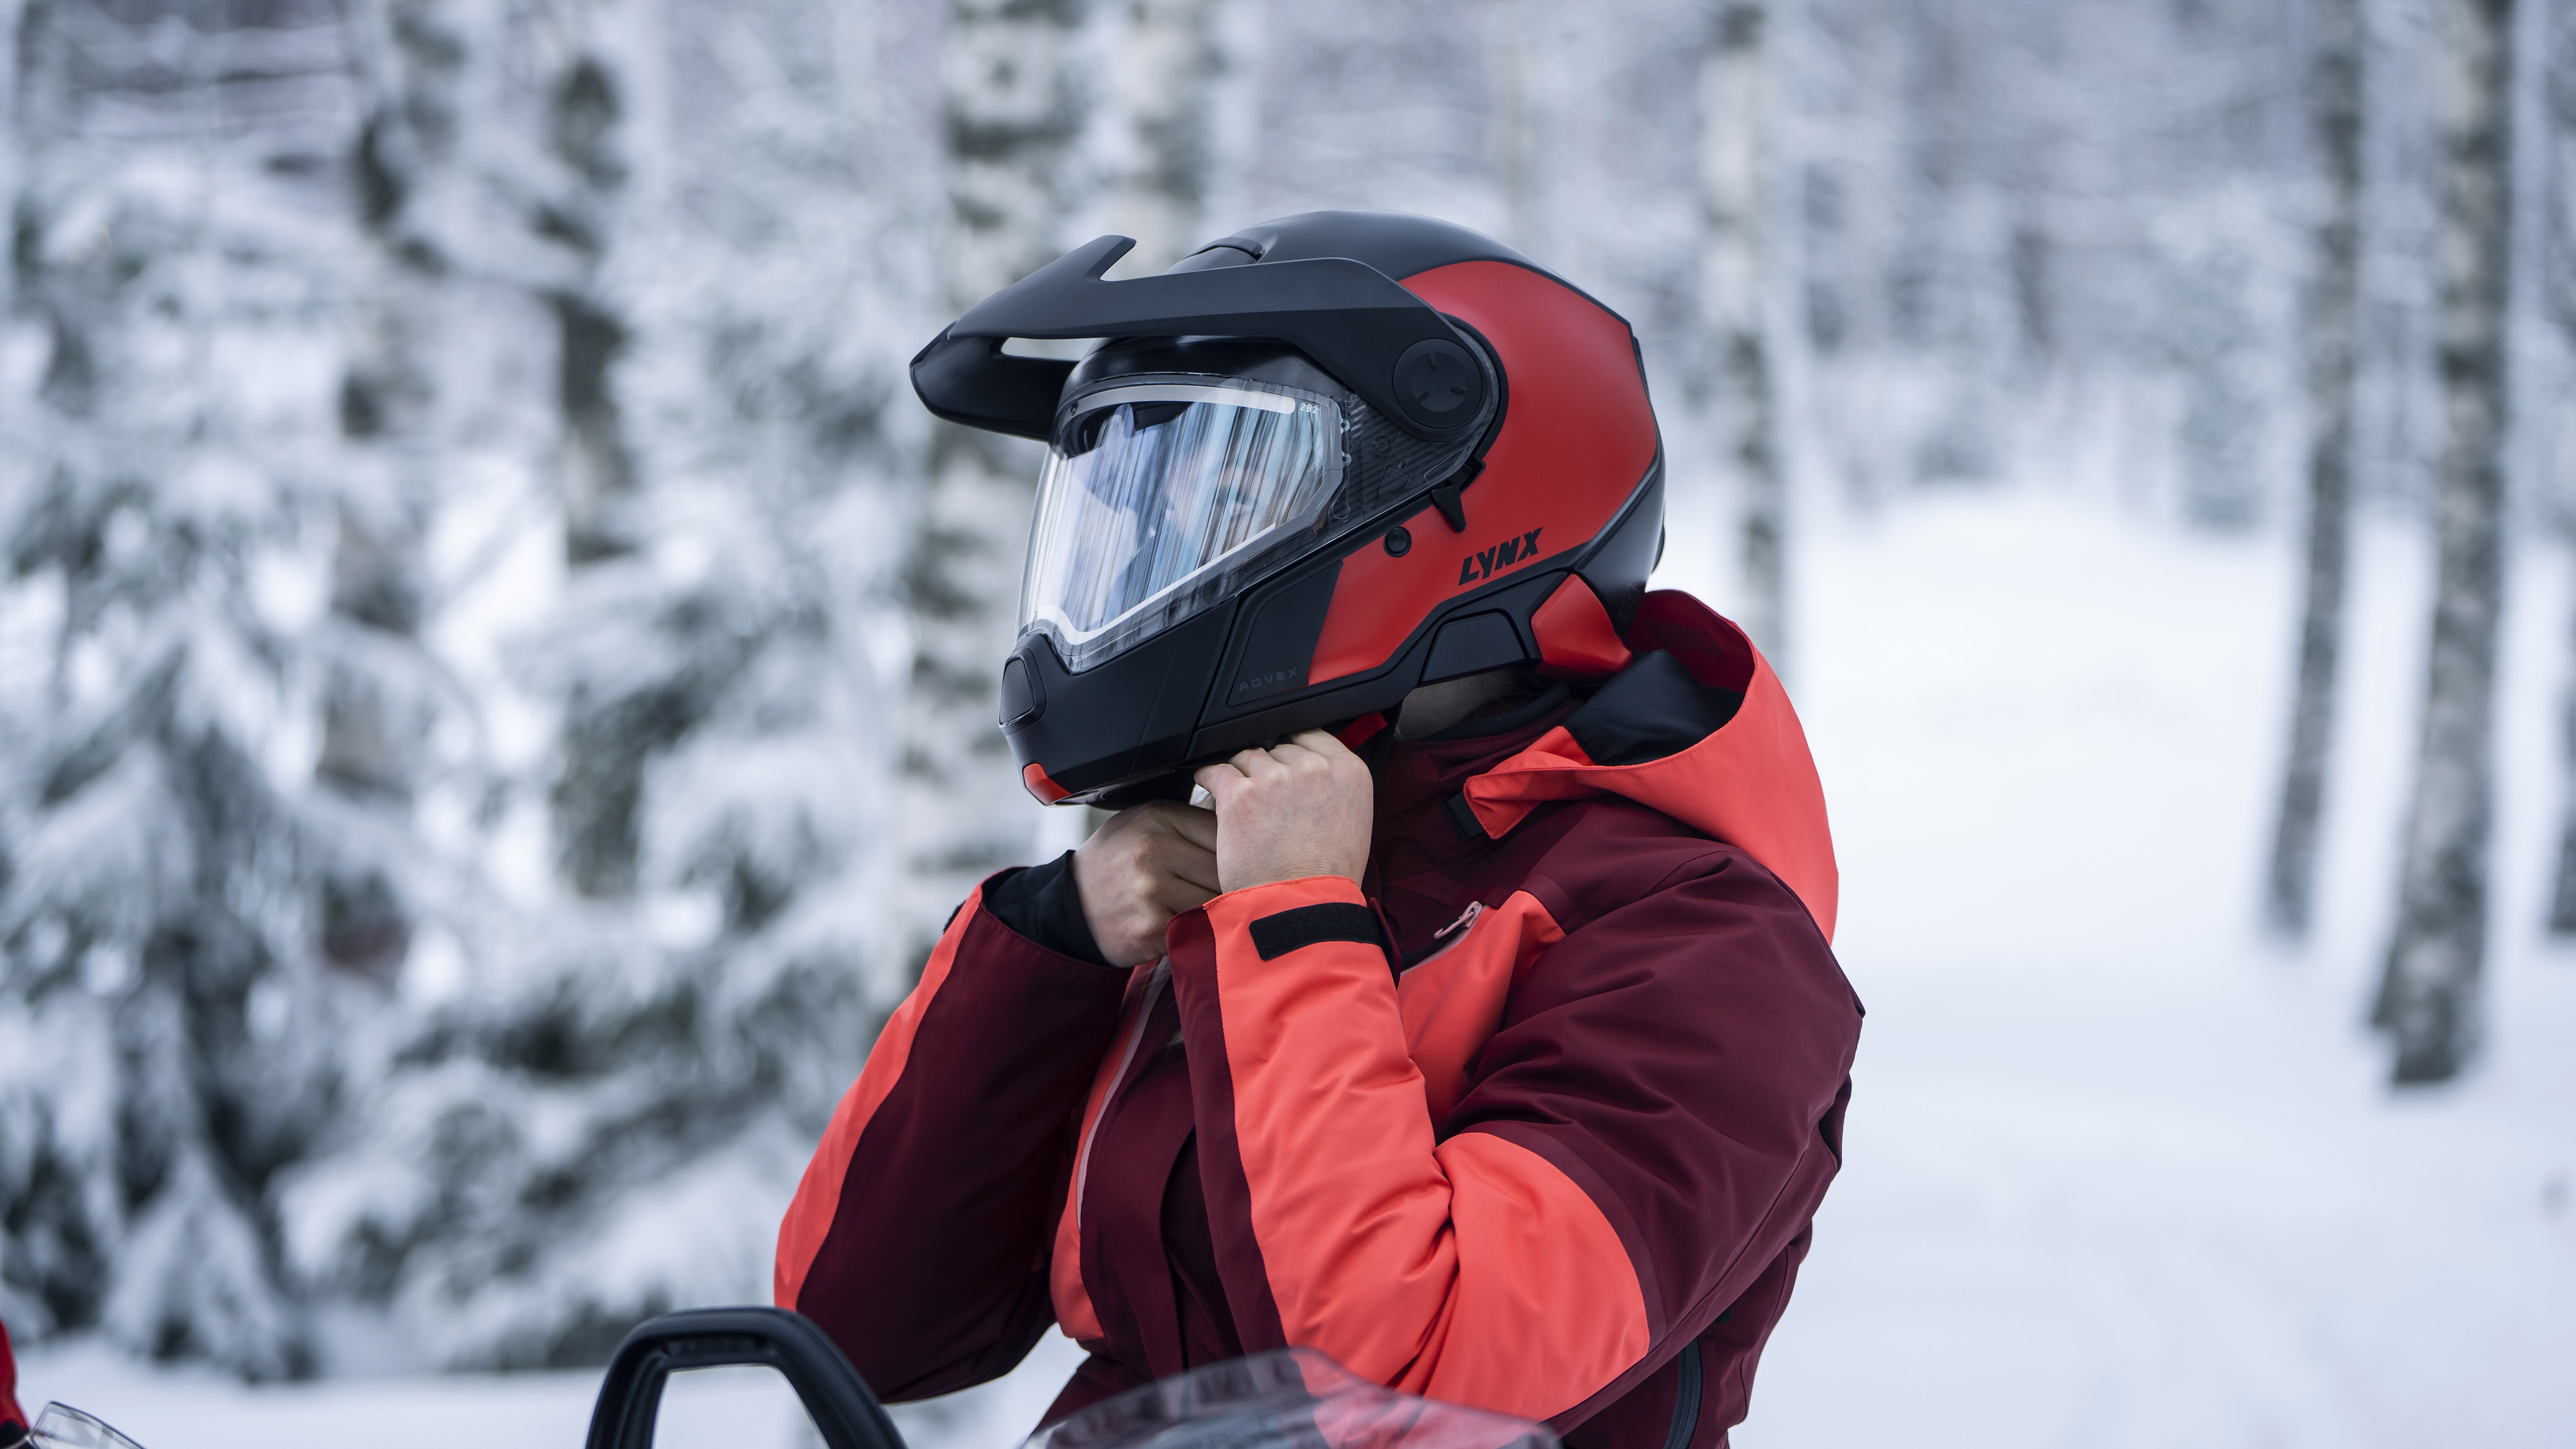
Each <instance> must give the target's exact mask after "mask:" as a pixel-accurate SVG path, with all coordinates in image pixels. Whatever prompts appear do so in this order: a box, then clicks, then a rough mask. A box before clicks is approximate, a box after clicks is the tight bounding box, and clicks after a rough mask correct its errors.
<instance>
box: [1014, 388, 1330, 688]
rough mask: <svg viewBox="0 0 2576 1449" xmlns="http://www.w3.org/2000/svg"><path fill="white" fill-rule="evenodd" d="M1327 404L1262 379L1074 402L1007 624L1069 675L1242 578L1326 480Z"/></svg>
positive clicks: (1325, 489) (1313, 502)
mask: <svg viewBox="0 0 2576 1449" xmlns="http://www.w3.org/2000/svg"><path fill="white" fill-rule="evenodd" d="M1341 474H1342V468H1341V416H1340V409H1339V408H1338V407H1337V406H1336V405H1335V403H1334V402H1333V400H1332V399H1330V398H1325V397H1320V396H1317V395H1315V394H1312V393H1307V392H1302V391H1299V390H1297V389H1294V388H1287V387H1281V386H1277V385H1274V384H1267V383H1249V382H1227V383H1222V384H1201V383H1140V384H1133V385H1129V386H1123V387H1112V388H1106V389H1103V390H1101V391H1099V392H1094V393H1090V394H1088V395H1086V396H1083V397H1080V398H1077V399H1075V400H1074V402H1073V403H1072V404H1071V406H1070V408H1069V409H1068V410H1067V411H1066V412H1065V413H1064V414H1063V415H1062V416H1061V418H1060V420H1059V422H1058V424H1057V427H1056V433H1055V442H1054V446H1053V447H1052V448H1051V449H1050V450H1049V452H1048V455H1047V465H1046V474H1045V476H1044V477H1043V478H1042V479H1040V481H1039V483H1038V507H1037V521H1036V525H1035V527H1034V528H1033V529H1032V531H1031V534H1030V538H1029V563H1028V574H1027V577H1026V579H1025V580H1024V581H1023V584H1022V588H1021V594H1020V627H1021V629H1022V630H1023V631H1025V630H1027V629H1030V628H1032V627H1036V628H1042V629H1044V630H1046V631H1047V632H1048V633H1050V634H1052V635H1054V637H1055V641H1056V645H1057V647H1058V649H1059V650H1060V651H1061V652H1062V653H1063V655H1064V658H1065V664H1066V666H1067V667H1069V668H1072V669H1076V670H1079V669H1082V668H1084V667H1086V666H1087V665H1089V664H1092V663H1094V662H1096V661H1098V660H1100V659H1102V658H1105V657H1107V656H1108V655H1109V654H1111V653H1114V652H1116V651H1117V650H1119V649H1121V648H1123V647H1125V646H1126V645H1128V644H1132V643H1134V642H1136V641H1137V640H1140V639H1143V638H1145V637H1147V636H1149V635H1152V634H1155V633H1159V632H1160V631H1162V630H1163V629H1166V628H1169V627H1170V626H1171V625H1173V624H1176V623H1178V622H1180V621H1181V620H1183V619H1186V618H1188V617H1190V616H1191V615H1193V614H1195V613H1197V612H1199V611H1200V610H1201V609H1204V608H1206V607H1207V606H1208V605H1210V604H1212V603H1215V602H1216V601H1218V600H1219V599H1222V598H1225V597H1227V595H1228V594H1229V592H1230V591H1231V589H1232V588H1233V587H1234V586H1236V585H1238V584H1240V583H1242V582H1244V581H1245V576H1246V575H1247V574H1248V572H1249V571H1250V570H1251V569H1253V568H1257V567H1258V566H1260V565H1261V564H1262V563H1263V562H1264V561H1266V558H1267V556H1268V555H1269V554H1270V553H1271V552H1272V551H1273V549H1274V548H1275V547H1276V546H1277V545H1279V544H1281V543H1283V542H1292V541H1293V540H1295V539H1296V538H1297V537H1298V536H1299V535H1301V534H1302V533H1303V532H1304V531H1305V530H1307V529H1310V528H1312V527H1313V526H1314V525H1315V524H1316V523H1317V522H1318V521H1319V520H1320V519H1321V518H1322V517H1323V513H1324V509H1325V505H1326V504H1327V503H1328V502H1330V501H1331V498H1332V495H1333V490H1334V489H1335V488H1336V487H1337V486H1339V484H1340V482H1341Z"/></svg>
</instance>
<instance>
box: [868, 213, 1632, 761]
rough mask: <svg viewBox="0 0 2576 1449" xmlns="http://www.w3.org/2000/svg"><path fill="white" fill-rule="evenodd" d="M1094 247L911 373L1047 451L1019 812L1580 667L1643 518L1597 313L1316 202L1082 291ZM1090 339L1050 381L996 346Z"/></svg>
mask: <svg viewBox="0 0 2576 1449" xmlns="http://www.w3.org/2000/svg"><path fill="white" fill-rule="evenodd" d="M1133 245H1134V243H1133V242H1131V241H1129V240H1128V239H1127V238H1125V237H1102V238H1100V239H1099V240H1097V241H1094V242H1091V243H1090V244H1088V245H1086V246H1083V247H1080V248H1077V249H1076V250H1074V251H1072V252H1070V253H1067V254H1066V255H1065V256H1063V257H1061V258H1058V259H1057V260H1056V261H1054V262H1051V263H1049V264H1048V265H1046V266H1045V267H1042V268H1040V269H1039V270H1038V271H1036V272H1034V273H1032V274H1031V275H1030V276H1029V277H1027V278H1026V279H1025V280H1023V281H1021V282H1019V283H1017V284H1015V285H1013V286H1011V287H1007V288H1005V289H1003V290H1002V291H1000V292H997V293H995V294H994V295H993V296H991V297H989V298H987V299H986V300H985V301H983V302H982V303H980V304H978V305H977V306H976V307H975V308H974V309H973V310H971V311H969V312H968V313H967V314H966V315H965V316H963V317H961V318H959V319H958V320H957V321H956V322H955V323H953V324H951V325H950V326H949V328H948V329H947V330H946V331H944V332H942V333H941V334H940V335H939V337H938V339H937V340H936V341H934V342H932V343H931V344H930V345H929V346H928V347H925V348H923V349H922V350H921V353H920V355H918V356H916V357H915V358H914V359H913V361H912V381H913V388H914V390H915V391H916V392H917V393H919V394H920V397H921V400H922V402H923V403H924V404H925V405H927V406H928V407H929V408H930V410H931V411H932V412H934V413H937V414H938V415H939V416H941V417H943V418H946V419H948V420H950V421H951V422H957V423H963V424H966V425H968V426H970V427H978V428H985V429H989V430H992V431H995V432H1004V433H1014V434H1018V435H1020V436H1022V437H1029V438H1037V439H1041V440H1043V441H1045V442H1046V443H1047V445H1048V454H1047V463H1046V471H1045V475H1044V477H1043V478H1042V480H1041V481H1040V483H1039V487H1038V502H1037V516H1036V519H1035V521H1034V523H1033V525H1032V527H1031V529H1030V533H1029V553H1028V566H1027V572H1026V574H1025V576H1024V579H1023V582H1022V586H1021V595H1020V629H1019V638H1018V642H1017V643H1016V645H1015V646H1014V647H1013V649H1012V651H1011V655H1010V658H1009V659H1008V660H1007V661H1006V662H1005V664H1004V666H1003V671H1002V698H1001V724H1002V729H1003V732H1004V733H1005V734H1006V735H1008V736H1009V738H1010V741H1011V745H1012V748H1013V750H1014V751H1015V752H1016V753H1017V755H1018V757H1019V760H1020V765H1021V777H1022V779H1023V780H1025V781H1026V782H1027V784H1028V787H1029V790H1030V793H1032V794H1034V795H1036V796H1037V797H1038V798H1039V799H1041V800H1045V801H1048V802H1050V803H1056V802H1065V803H1072V802H1084V803H1093V804H1099V805H1102V806H1106V807H1109V808H1117V807H1120V806H1123V805H1127V804H1132V803H1135V802H1136V801H1139V800H1144V799H1150V798H1155V797H1170V798H1181V797H1184V796H1186V795H1187V794H1188V792H1189V786H1190V772H1191V771H1192V770H1193V769H1195V768H1197V767H1198V766H1200V765H1204V764H1207V763H1209V762H1211V761H1214V760H1219V759H1223V758H1224V757H1225V756H1227V755H1230V754H1232V753H1234V752H1235V751H1237V750H1240V749H1244V748H1246V747H1248V746H1253V745H1266V744H1270V743H1274V742H1276V741H1277V740H1280V739H1282V738H1284V737H1286V736H1288V735H1291V734H1294V733H1296V732H1297V731H1299V730H1304V729H1312V728H1316V727H1326V728H1339V727H1341V726H1343V725H1345V724H1347V723H1348V722H1350V721H1353V720H1357V719H1361V718H1362V717H1364V716H1368V715H1371V714H1390V713H1391V712H1392V711H1393V710H1394V708H1395V707H1396V705H1397V704H1398V703H1400V702H1401V701H1402V700H1403V698H1404V696H1405V695H1406V694H1407V693H1409V692H1411V691H1412V690H1413V689H1414V688H1416V687H1417V686H1420V685H1423V684H1430V683H1435V682H1437V681H1439V680H1443V679H1452V678H1457V677H1459V676H1461V675H1467V674H1475V673H1480V672H1482V671H1485V670H1488V669H1494V668H1499V667H1503V666H1506V665H1513V664H1526V665H1530V666H1533V667H1536V668H1539V669H1541V670H1542V671H1544V672H1549V673H1555V674H1566V675H1577V676H1580V675H1586V674H1594V673H1599V672H1601V670H1602V669H1603V668H1605V667H1606V664H1605V663H1604V661H1606V660H1608V659H1610V658H1612V657H1615V656H1616V655H1617V653H1618V650H1617V648H1616V643H1617V641H1616V630H1617V628H1618V627H1619V626H1621V625H1623V624H1625V622H1626V621H1627V618H1628V616H1629V615H1630V614H1631V613H1632V612H1633V611H1634V609H1635V608H1636V604H1637V601H1638V599H1639V598H1640V597H1642V596H1643V594H1644V591H1645V583H1646V573H1647V571H1648V570H1649V569H1650V568H1652V567H1653V565H1654V561H1655V554H1656V552H1657V550H1658V547H1659V545H1660V541H1661V536H1662V531H1663V454H1662V445H1661V441H1660V439H1659V436H1658V434H1657V431H1656V428H1655V416H1654V409H1653V407H1652V406H1651V404H1650V403H1649V402H1648V400H1647V396H1646V382H1645V376H1644V371H1643V367H1642V364H1641V362H1640V360H1639V355H1638V351H1637V345H1636V339H1635V336H1634V334H1633V333H1632V332H1631V331H1630V330H1629V327H1628V324H1627V323H1626V322H1625V321H1623V320H1622V319H1621V318H1620V317H1619V316H1618V314H1616V313H1614V312H1612V311H1610V310H1609V309H1608V308H1606V307H1603V306H1602V305H1601V304H1599V303H1598V302H1595V301H1593V300H1592V299H1591V298H1590V297H1588V296H1585V295H1584V294H1583V293H1582V292H1580V291H1577V290H1576V289H1575V288H1573V287H1572V286H1570V285H1568V284H1567V283H1566V282H1564V281H1563V280H1561V279H1559V278H1557V277H1556V276H1554V275H1553V274H1551V273H1549V272H1547V271H1545V270H1542V269H1541V268H1539V267H1538V266H1537V265H1535V264H1534V263H1532V262H1530V261H1529V260H1528V259H1526V258H1524V257H1522V256H1520V255H1519V254H1517V253H1515V252H1513V251H1512V250H1510V249H1509V248H1507V247H1504V246H1502V245H1500V244H1498V243H1496V242H1494V241H1492V240H1490V239H1488V238H1486V237H1483V236H1479V235H1478V234H1476V233H1475V232H1472V231H1468V230H1466V229H1465V228H1463V227H1457V226H1452V225H1449V224H1448V223H1446V222H1440V221H1433V220H1430V219H1429V218H1426V217H1417V216H1405V215H1400V214H1396V213H1390V212H1357V211H1318V212H1309V213H1306V214H1305V215H1302V216H1291V217H1285V218H1282V219H1280V220H1278V221H1273V222H1267V223H1264V224H1262V225H1260V226H1256V227H1249V228H1246V229H1245V230H1244V231H1242V232H1239V233H1237V234H1236V235H1234V236H1230V237H1227V238H1225V239H1224V240H1222V241H1217V242H1212V243H1210V244H1209V245H1207V246H1205V247H1202V248H1200V249H1199V250H1198V251H1197V252H1195V253H1193V254H1192V255H1190V256H1189V257H1186V258H1184V259H1183V260H1182V261H1180V262H1179V263H1177V264H1175V265H1174V266H1173V267H1172V268H1171V269H1170V270H1168V271H1166V272H1164V273H1162V274H1161V275H1159V276H1153V277H1139V278H1135V279H1133V280H1129V281H1123V282H1110V281H1104V280H1102V279H1101V278H1102V273H1104V272H1106V271H1107V270H1108V269H1109V267H1110V265H1111V264H1112V263H1113V262H1115V261H1116V260H1117V259H1118V258H1119V257H1120V256H1121V255H1123V254H1125V253H1126V251H1127V250H1128V249H1129V248H1130V247H1132V246H1133ZM1013 337H1021V338H1089V337H1097V338H1102V339H1104V340H1103V341H1102V343H1101V345H1100V346H1098V347H1096V348H1094V349H1093V350H1092V352H1091V353H1090V355H1088V356H1087V357H1085V358H1084V359H1083V360H1082V361H1081V362H1079V363H1068V362H1062V361H1051V360H1047V359H1043V358H1035V357H1022V356H1017V355H1014V354H1010V353H1006V352H1004V351H1003V350H1002V344H1003V342H1004V340H1005V339H1008V338H1013Z"/></svg>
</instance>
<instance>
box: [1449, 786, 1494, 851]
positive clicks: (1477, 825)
mask: <svg viewBox="0 0 2576 1449" xmlns="http://www.w3.org/2000/svg"><path fill="white" fill-rule="evenodd" d="M1440 813H1441V814H1442V815H1443V816H1445V817H1447V818H1448V821H1449V828H1450V829H1452V830H1455V831H1457V832H1458V838H1459V839H1460V840H1463V841H1465V842H1467V843H1468V844H1470V845H1478V844H1482V843H1483V842H1485V841H1488V840H1491V839H1493V838H1494V837H1492V836H1490V835H1488V834H1486V833H1485V822H1484V821H1482V820H1479V819H1477V818H1476V807H1475V806H1473V805H1470V804H1468V803H1467V797H1466V795H1465V794H1464V793H1460V794H1456V795H1452V796H1450V797H1449V798H1448V799H1446V800H1443V801H1441V802H1440Z"/></svg>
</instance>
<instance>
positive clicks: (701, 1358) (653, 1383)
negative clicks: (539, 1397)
mask: <svg viewBox="0 0 2576 1449" xmlns="http://www.w3.org/2000/svg"><path fill="white" fill-rule="evenodd" d="M734 1364H766V1365H768V1366H769V1367H771V1368H774V1369H776V1370H778V1371H779V1372H780V1373H782V1374H784V1375H786V1377H787V1382H788V1383H789V1384H791V1385H793V1386H794V1387H795V1389H796V1397H797V1398H799V1399H801V1400H803V1401H804V1404H805V1412H806V1414H807V1415H808V1416H810V1417H811V1418H812V1419H813V1420H814V1428H815V1429H816V1431H817V1432H819V1433H821V1435H822V1436H823V1443H824V1445H825V1446H826V1449H905V1446H904V1442H903V1436H902V1435H901V1434H898V1433H896V1432H895V1427H894V1423H893V1421H892V1420H890V1419H888V1418H887V1417H886V1415H885V1410H884V1409H882V1408H880V1407H878V1405H877V1396H876V1395H875V1394H874V1393H873V1392H871V1391H870V1390H869V1388H868V1385H867V1380H865V1379H862V1378H860V1377H859V1371H858V1370H857V1369H854V1368H852V1367H850V1361H849V1360H848V1359H847V1358H845V1357H843V1356H842V1354H841V1350H840V1348H839V1346H838V1345H836V1344H834V1343H833V1342H832V1340H831V1339H829V1338H826V1337H824V1335H823V1330H821V1329H820V1328H817V1327H815V1326H814V1322H813V1320H811V1319H809V1318H806V1317H805V1316H804V1315H802V1314H798V1313H790V1312H788V1311H787V1310H786V1309H784V1308H700V1309H694V1310H691V1311H689V1312H686V1313H665V1314H663V1315H662V1316H661V1317H659V1318H655V1319H650V1320H647V1321H646V1322H644V1323H640V1324H638V1325H636V1327H635V1330H634V1331H633V1332H632V1333H629V1334H627V1335H626V1341H625V1342H623V1343H620V1344H619V1345H617V1353H616V1356H615V1357H613V1358H611V1359H610V1360H609V1361H608V1377H607V1378H606V1379H605V1380H604V1381H602V1382H601V1384H600V1386H599V1403H598V1405H597V1406H596V1407H594V1408H593V1409H592V1410H591V1413H590V1438H589V1441H588V1449H653V1425H654V1421H655V1419H656V1418H657V1417H658V1415H659V1414H660V1411H661V1407H662V1384H663V1381H664V1380H666V1379H668V1378H669V1377H670V1376H671V1371H672V1370H673V1369H695V1368H721V1367H725V1366H728V1365H734Z"/></svg>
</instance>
